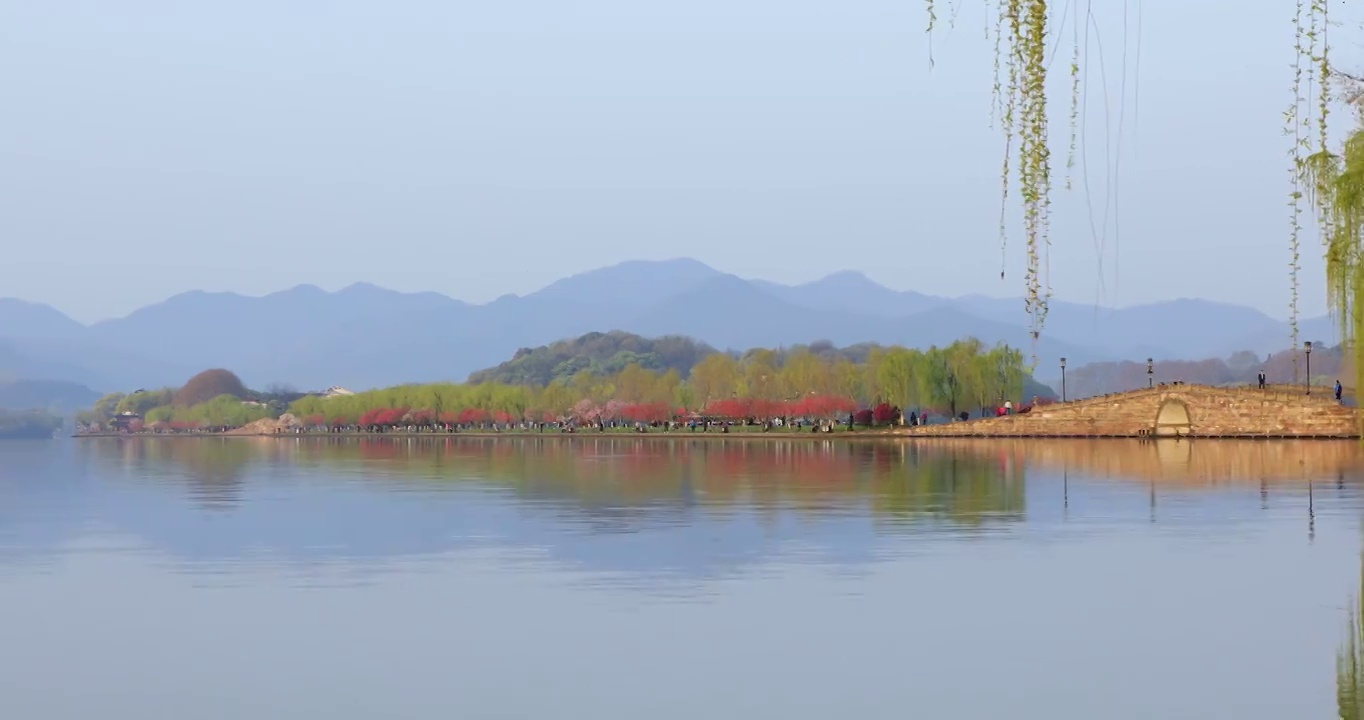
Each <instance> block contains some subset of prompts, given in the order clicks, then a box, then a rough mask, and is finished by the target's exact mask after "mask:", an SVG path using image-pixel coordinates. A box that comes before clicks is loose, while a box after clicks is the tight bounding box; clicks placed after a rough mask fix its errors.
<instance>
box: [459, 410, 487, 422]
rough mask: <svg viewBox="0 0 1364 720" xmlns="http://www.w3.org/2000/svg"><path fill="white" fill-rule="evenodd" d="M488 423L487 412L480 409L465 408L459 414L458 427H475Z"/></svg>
mask: <svg viewBox="0 0 1364 720" xmlns="http://www.w3.org/2000/svg"><path fill="white" fill-rule="evenodd" d="M485 422H488V411H487V410H484V409H482V408H465V409H463V410H461V411H460V412H459V424H460V425H476V424H478V423H485Z"/></svg>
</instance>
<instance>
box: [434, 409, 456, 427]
mask: <svg viewBox="0 0 1364 720" xmlns="http://www.w3.org/2000/svg"><path fill="white" fill-rule="evenodd" d="M436 419H437V420H440V422H441V424H442V425H445V426H447V427H449V426H450V425H454V424H456V423H458V422H459V413H454V412H450V411H448V410H447V411H445V412H443V413H441V414H440V415H437V416H436Z"/></svg>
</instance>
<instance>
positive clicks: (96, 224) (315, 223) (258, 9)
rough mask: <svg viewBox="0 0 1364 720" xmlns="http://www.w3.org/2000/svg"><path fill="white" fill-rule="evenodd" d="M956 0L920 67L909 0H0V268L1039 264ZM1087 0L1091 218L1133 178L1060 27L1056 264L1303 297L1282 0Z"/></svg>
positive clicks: (141, 296)
mask: <svg viewBox="0 0 1364 720" xmlns="http://www.w3.org/2000/svg"><path fill="white" fill-rule="evenodd" d="M939 4H940V6H941V7H940V10H939V16H940V25H941V28H940V30H939V32H938V33H937V34H936V35H935V37H934V40H933V49H934V59H935V60H936V64H935V66H934V67H933V68H931V69H930V67H929V45H928V41H927V38H926V36H925V34H924V25H925V11H924V3H923V0H843V1H842V2H829V1H828V0H822V1H818V2H817V1H816V0H689V1H688V2H669V3H663V2H641V1H640V0H499V1H498V2H486V1H484V2H472V1H466V0H385V1H384V2H377V1H375V0H311V1H309V0H235V1H234V2H218V3H207V2H187V1H185V0H120V1H119V2H109V1H108V0H82V1H77V0H41V1H37V0H0V90H2V91H3V93H4V96H3V110H2V111H0V233H3V238H4V243H3V246H0V247H3V250H4V254H3V261H2V262H0V296H17V297H22V298H25V299H29V300H37V301H42V302H47V303H50V304H52V305H54V306H55V307H57V308H59V309H61V310H63V311H65V312H68V313H70V314H71V315H72V316H73V317H76V318H77V319H80V320H83V321H90V320H95V319H99V318H104V317H109V316H114V315H121V314H124V313H126V312H128V311H130V310H132V309H134V308H135V307H137V306H140V305H143V304H147V303H150V302H155V301H158V300H161V299H164V298H165V297H167V296H169V295H171V294H174V293H176V292H180V291H184V290H188V289H195V288H202V289H208V290H236V291H240V292H245V293H248V294H262V293H266V292H270V291H274V290H279V289H282V288H286V287H290V286H293V285H296V284H299V283H315V284H318V285H321V286H322V287H325V288H339V287H341V286H344V285H347V284H349V283H351V282H355V281H359V280H364V281H369V282H373V283H377V284H380V285H383V286H387V287H392V288H395V289H401V290H437V291H440V292H444V293H447V294H450V295H453V296H455V297H460V298H463V299H467V300H473V301H485V300H489V299H492V298H494V297H496V296H498V295H501V294H503V293H507V292H517V293H524V292H528V291H532V290H534V289H536V288H538V287H540V286H542V285H544V284H546V283H548V282H550V281H552V280H554V279H556V278H559V277H562V276H564V275H566V274H570V273H573V272H578V271H582V270H587V269H591V268H595V267H599V266H603V265H608V264H612V263H615V262H618V261H621V260H626V259H636V258H667V257H676V256H690V257H695V258H697V259H700V260H702V261H704V262H707V263H709V264H711V265H713V266H715V267H717V268H719V269H721V270H725V271H729V272H734V273H737V274H740V275H744V276H749V277H761V278H766V279H771V280H777V281H783V282H797V281H806V280H811V279H814V278H817V277H820V276H822V275H824V274H827V273H829V272H831V271H834V270H840V269H846V268H852V269H860V270H864V271H866V272H867V273H868V274H869V275H870V276H871V277H872V278H874V279H876V280H878V281H881V282H883V283H885V284H887V285H889V286H891V287H895V288H900V289H915V290H919V291H922V292H930V293H935V294H953V295H955V294H966V293H985V294H990V295H1019V294H1021V291H1022V283H1023V267H1024V262H1023V254H1022V245H1021V242H1019V241H1018V240H1017V232H1015V233H1014V236H1015V238H1014V239H1013V240H1012V244H1011V246H1010V248H1009V250H1008V252H1007V261H1006V265H1007V269H1008V272H1007V279H1006V280H1005V281H1004V282H1003V283H1001V281H1000V279H999V273H1000V268H1001V256H1000V249H999V241H998V237H997V232H996V225H997V217H998V203H999V180H998V172H999V166H1000V159H1001V151H1002V139H1001V137H1000V135H999V133H998V132H997V131H995V130H992V129H991V128H990V105H991V94H990V87H991V84H992V68H991V66H992V57H993V56H992V51H991V45H990V44H989V43H988V42H987V41H986V40H985V39H984V26H985V22H986V16H985V11H984V7H985V0H960V3H959V4H960V7H961V9H960V13H959V15H958V16H957V20H956V26H955V28H954V29H950V30H949V28H948V27H947V24H948V23H947V20H948V17H949V16H950V15H951V9H950V7H949V0H939ZM1082 4H1083V2H1082ZM1092 4H1093V7H1094V13H1095V15H1096V17H1097V22H1098V24H1099V31H1098V33H1097V34H1096V33H1094V32H1093V31H1091V33H1090V41H1089V43H1090V48H1089V59H1088V69H1089V71H1090V74H1089V76H1088V88H1089V89H1088V111H1087V114H1086V117H1087V123H1086V125H1087V127H1086V134H1087V140H1086V143H1085V149H1087V151H1088V152H1087V153H1086V154H1087V156H1088V157H1087V166H1088V180H1089V188H1090V192H1089V198H1090V200H1091V201H1092V205H1093V209H1094V223H1095V225H1096V226H1101V225H1103V215H1104V205H1105V197H1106V196H1109V195H1110V193H1109V189H1110V188H1111V186H1112V185H1113V184H1116V185H1117V189H1118V190H1119V191H1120V192H1118V193H1117V196H1118V200H1119V204H1117V205H1115V204H1113V203H1112V202H1111V201H1110V202H1109V205H1108V223H1107V229H1106V231H1105V230H1104V229H1103V228H1102V227H1100V228H1098V232H1095V231H1091V227H1090V218H1089V213H1088V206H1089V205H1088V204H1087V203H1086V197H1085V195H1084V193H1083V192H1079V191H1077V192H1072V193H1069V194H1067V193H1065V192H1064V191H1063V190H1061V189H1060V186H1061V184H1062V183H1063V179H1064V174H1065V170H1064V162H1065V157H1064V152H1065V151H1064V147H1065V143H1066V138H1067V135H1068V130H1067V123H1066V117H1067V112H1068V100H1069V98H1068V94H1069V93H1068V85H1069V79H1068V77H1066V73H1067V67H1066V66H1067V64H1068V54H1069V48H1068V47H1062V48H1061V50H1060V52H1059V53H1058V56H1057V59H1056V62H1055V64H1054V65H1053V72H1054V73H1055V76H1056V77H1055V78H1054V80H1055V82H1054V83H1053V92H1052V96H1053V104H1052V109H1053V116H1052V117H1053V121H1052V125H1053V132H1054V135H1055V137H1056V139H1057V140H1058V142H1057V143H1056V148H1057V156H1056V158H1055V159H1056V175H1057V185H1058V191H1057V194H1056V206H1055V221H1054V225H1055V227H1054V232H1053V251H1052V255H1051V260H1050V267H1051V273H1052V284H1053V287H1054V288H1055V291H1056V294H1057V296H1058V297H1061V298H1065V299H1071V300H1079V301H1091V302H1092V301H1094V300H1096V299H1099V300H1101V301H1102V302H1103V303H1104V304H1120V305H1127V304H1132V303H1137V302H1145V301H1151V300H1157V299H1168V298H1175V297H1188V296H1199V297H1207V298H1212V299H1218V300H1226V301H1231V302H1237V303H1244V304H1251V305H1254V306H1256V307H1259V308H1261V309H1263V310H1265V311H1266V312H1269V313H1271V314H1273V315H1275V316H1280V317H1282V316H1285V315H1286V312H1287V311H1286V307H1287V302H1288V281H1287V264H1288V252H1287V249H1286V245H1287V225H1288V220H1287V209H1286V201H1287V191H1288V186H1287V170H1286V166H1285V157H1284V153H1285V150H1286V142H1285V140H1284V138H1283V137H1282V135H1281V125H1282V117H1281V116H1282V112H1283V110H1284V108H1285V106H1286V105H1287V103H1288V101H1289V99H1290V93H1289V87H1290V81H1291V77H1290V74H1289V73H1290V71H1289V69H1288V63H1290V62H1291V60H1292V55H1291V45H1292V29H1291V25H1290V21H1291V18H1292V14H1293V3H1292V2H1289V1H1288V0H1276V1H1275V2H1246V3H1238V4H1236V7H1235V11H1234V12H1233V11H1232V10H1230V9H1229V8H1230V7H1231V6H1230V5H1228V4H1227V3H1221V2H1216V3H1215V2H1207V1H1200V2H1188V0H1145V1H1144V2H1139V0H1131V1H1130V3H1128V14H1127V32H1126V37H1125V39H1124V33H1123V3H1122V2H1121V1H1120V0H1093V2H1092ZM1338 5H1339V7H1341V8H1342V9H1344V10H1345V11H1346V12H1356V13H1358V10H1349V9H1347V8H1345V6H1344V4H1343V3H1341V4H1338ZM1139 6H1140V7H1141V14H1140V43H1138V42H1137V39H1138V33H1137V28H1138V14H1137V8H1138V7H1139ZM1058 7H1060V3H1058ZM1057 21H1058V22H1059V18H1057ZM1067 22H1069V20H1068V21H1067ZM1061 34H1062V35H1063V37H1064V38H1065V39H1066V42H1067V43H1068V42H1069V40H1068V38H1069V35H1070V28H1069V26H1067V27H1066V28H1065V29H1063V30H1062V31H1061ZM1337 35H1338V36H1342V35H1344V31H1341V32H1338V33H1337ZM1358 37H1359V36H1358V34H1356V36H1355V37H1353V38H1351V39H1358ZM1100 43H1101V44H1102V49H1103V59H1104V61H1105V63H1104V67H1103V70H1104V73H1103V74H1104V75H1106V79H1107V84H1108V89H1109V93H1108V94H1109V102H1108V103H1107V111H1105V103H1104V100H1103V86H1102V83H1101V77H1100V72H1099V70H1100V64H1099V52H1098V47H1099V45H1100ZM1338 55H1342V56H1344V55H1353V56H1354V57H1355V58H1364V53H1361V52H1360V49H1359V45H1358V44H1357V43H1352V42H1349V43H1347V42H1343V41H1342V42H1341V43H1339V48H1338ZM1124 56H1125V57H1126V60H1125V62H1124ZM1138 57H1139V58H1140V62H1139V63H1138ZM1358 64H1359V65H1362V66H1364V60H1362V61H1361V62H1360V63H1358ZM1124 71H1125V72H1124ZM1124 77H1126V88H1125V90H1126V92H1125V95H1124V94H1123V93H1121V92H1120V90H1121V89H1122V88H1121V85H1122V83H1121V80H1122V78H1124ZM1122 97H1125V100H1124V101H1122V102H1120V99H1121V98H1122ZM1120 108H1121V110H1122V111H1121V112H1120V111H1119V109H1120ZM1340 117H1342V118H1343V117H1344V116H1343V115H1341V116H1340ZM1120 124H1121V127H1122V137H1121V144H1119V142H1118V137H1117V134H1118V128H1119V125H1120ZM1106 134H1107V137H1105V135H1106ZM1106 145H1107V147H1108V148H1109V150H1108V152H1107V153H1106V152H1105V146H1106ZM1105 155H1108V159H1107V160H1106V159H1105ZM1080 179H1081V178H1080V174H1079V172H1078V168H1077V173H1076V185H1077V187H1082V184H1081V183H1080ZM1115 180H1116V183H1114V181H1115ZM1106 186H1107V187H1106ZM1017 215H1018V212H1017V210H1016V209H1015V208H1011V209H1010V217H1011V218H1014V217H1017ZM1316 243H1317V241H1316V239H1315V238H1314V237H1311V238H1308V240H1307V242H1306V243H1305V247H1306V249H1307V252H1306V258H1305V260H1304V264H1303V265H1304V267H1303V278H1304V283H1303V284H1304V303H1303V304H1304V312H1305V313H1309V314H1316V313H1320V312H1324V309H1325V302H1324V290H1323V283H1322V270H1321V262H1320V260H1319V259H1318V258H1319V255H1320V253H1319V252H1317V247H1318V245H1317V244H1316ZM1100 255H1102V256H1103V257H1104V262H1103V272H1102V275H1101V274H1100V269H1099V262H1098V260H1099V257H1100ZM1101 280H1102V282H1101ZM1101 286H1102V293H1101Z"/></svg>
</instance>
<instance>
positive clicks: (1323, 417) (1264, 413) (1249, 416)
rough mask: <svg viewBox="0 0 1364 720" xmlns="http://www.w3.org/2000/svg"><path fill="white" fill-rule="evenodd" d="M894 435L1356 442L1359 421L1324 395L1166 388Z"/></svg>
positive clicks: (1251, 389)
mask: <svg viewBox="0 0 1364 720" xmlns="http://www.w3.org/2000/svg"><path fill="white" fill-rule="evenodd" d="M1318 393H1319V394H1318ZM897 432H898V433H903V434H904V435H906V436H911V437H917V436H926V437H1034V438H1044V437H1115V438H1116V437H1149V436H1156V437H1173V436H1178V437H1202V438H1358V437H1360V417H1359V414H1358V411H1357V410H1356V409H1355V408H1351V407H1345V406H1343V405H1341V404H1339V403H1337V402H1336V401H1335V400H1334V399H1333V398H1332V397H1331V395H1330V392H1329V390H1326V389H1325V388H1322V389H1320V390H1319V391H1316V392H1314V394H1313V395H1311V396H1308V395H1307V394H1306V393H1305V392H1297V391H1284V390H1279V389H1275V388H1268V389H1265V390H1261V389H1258V388H1254V387H1245V388H1218V387H1209V386H1206V385H1168V386H1162V387H1156V388H1149V389H1141V390H1135V391H1132V392H1126V393H1117V394H1113V395H1103V396H1100V397H1094V398H1087V399H1085V400H1077V401H1074V402H1067V403H1054V404H1051V405H1043V406H1040V407H1036V408H1033V410H1032V411H1031V412H1028V413H1025V414H1022V415H1009V416H1006V417H992V418H983V419H980V420H970V421H967V422H954V423H948V424H943V425H928V426H922V427H914V428H904V429H903V430H899V431H897Z"/></svg>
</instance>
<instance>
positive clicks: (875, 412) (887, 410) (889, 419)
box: [871, 403, 900, 425]
mask: <svg viewBox="0 0 1364 720" xmlns="http://www.w3.org/2000/svg"><path fill="white" fill-rule="evenodd" d="M899 413H900V409H899V408H897V407H895V406H894V405H891V404H890V403H881V404H880V405H877V406H876V407H875V408H873V409H872V411H871V416H872V421H873V422H875V423H876V424H877V425H889V424H890V423H893V422H895V416H896V415H898V414H899Z"/></svg>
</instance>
